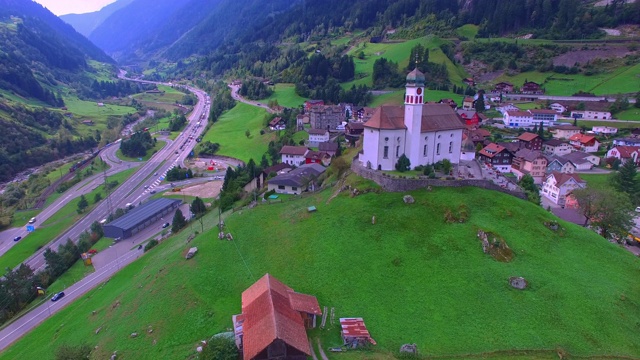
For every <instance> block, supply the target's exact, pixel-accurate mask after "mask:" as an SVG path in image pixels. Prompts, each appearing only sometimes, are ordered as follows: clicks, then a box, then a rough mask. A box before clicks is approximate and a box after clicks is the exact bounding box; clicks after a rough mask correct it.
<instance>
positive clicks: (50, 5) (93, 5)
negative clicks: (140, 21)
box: [34, 0, 116, 16]
mask: <svg viewBox="0 0 640 360" xmlns="http://www.w3.org/2000/svg"><path fill="white" fill-rule="evenodd" d="M34 1H35V2H37V3H40V4H42V6H44V7H46V8H47V9H49V11H51V12H52V13H54V14H56V15H58V16H59V15H65V14H83V13H87V12H92V11H98V10H100V9H102V8H103V7H104V6H106V5H109V4H111V3H112V2H115V1H116V0H34Z"/></svg>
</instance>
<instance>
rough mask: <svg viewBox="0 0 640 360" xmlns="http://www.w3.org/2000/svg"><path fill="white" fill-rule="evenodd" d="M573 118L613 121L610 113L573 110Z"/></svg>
mask: <svg viewBox="0 0 640 360" xmlns="http://www.w3.org/2000/svg"><path fill="white" fill-rule="evenodd" d="M571 117H572V118H573V119H588V120H611V113H610V112H608V111H588V110H573V111H571Z"/></svg>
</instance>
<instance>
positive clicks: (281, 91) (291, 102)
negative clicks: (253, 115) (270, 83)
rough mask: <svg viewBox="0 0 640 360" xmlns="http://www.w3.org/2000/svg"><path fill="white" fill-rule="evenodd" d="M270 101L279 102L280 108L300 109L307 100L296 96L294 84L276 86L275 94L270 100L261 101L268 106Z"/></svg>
mask: <svg viewBox="0 0 640 360" xmlns="http://www.w3.org/2000/svg"><path fill="white" fill-rule="evenodd" d="M270 100H278V105H280V106H284V107H289V108H298V107H300V106H301V105H302V104H304V102H305V101H306V100H307V99H305V98H303V97H301V96H299V95H298V94H296V91H295V85H294V84H276V85H275V87H274V93H273V94H271V96H269V97H268V98H266V99H262V100H259V101H260V102H263V103H265V104H266V103H268V102H269V101H270Z"/></svg>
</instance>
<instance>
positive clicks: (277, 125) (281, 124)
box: [269, 116, 287, 131]
mask: <svg viewBox="0 0 640 360" xmlns="http://www.w3.org/2000/svg"><path fill="white" fill-rule="evenodd" d="M286 128H287V122H286V121H284V120H283V119H282V118H281V117H280V116H277V117H275V118H273V120H271V121H269V129H271V130H273V131H276V130H284V129H286Z"/></svg>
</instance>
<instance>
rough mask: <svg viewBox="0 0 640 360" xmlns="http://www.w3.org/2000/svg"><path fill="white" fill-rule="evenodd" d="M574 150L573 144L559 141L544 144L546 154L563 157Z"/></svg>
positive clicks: (550, 140) (554, 140) (551, 140)
mask: <svg viewBox="0 0 640 360" xmlns="http://www.w3.org/2000/svg"><path fill="white" fill-rule="evenodd" d="M573 150H575V149H574V148H573V146H571V144H569V143H568V142H565V141H562V140H559V139H549V140H547V141H545V142H543V143H542V151H544V152H545V153H546V154H551V155H557V156H563V155H567V154H569V153H571V152H572V151H573Z"/></svg>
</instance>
